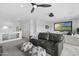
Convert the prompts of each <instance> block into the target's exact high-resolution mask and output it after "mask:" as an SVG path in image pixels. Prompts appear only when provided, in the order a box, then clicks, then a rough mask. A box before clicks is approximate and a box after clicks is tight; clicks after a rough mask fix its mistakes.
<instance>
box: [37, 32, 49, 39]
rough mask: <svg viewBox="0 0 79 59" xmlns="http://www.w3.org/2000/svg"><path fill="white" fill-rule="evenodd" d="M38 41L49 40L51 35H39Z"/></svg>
mask: <svg viewBox="0 0 79 59" xmlns="http://www.w3.org/2000/svg"><path fill="white" fill-rule="evenodd" d="M38 39H42V40H48V39H49V33H39V35H38Z"/></svg>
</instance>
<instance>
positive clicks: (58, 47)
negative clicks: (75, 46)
mask: <svg viewBox="0 0 79 59" xmlns="http://www.w3.org/2000/svg"><path fill="white" fill-rule="evenodd" d="M62 50H63V40H61V41H59V42H57V43H56V44H55V56H60V55H61V53H62Z"/></svg>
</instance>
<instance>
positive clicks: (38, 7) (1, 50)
mask: <svg viewBox="0 0 79 59" xmlns="http://www.w3.org/2000/svg"><path fill="white" fill-rule="evenodd" d="M33 8H34V10H33ZM78 10H79V3H47V4H43V3H0V19H1V20H0V37H1V38H0V39H1V40H0V55H2V56H78V55H79V51H78V50H79V40H78V39H79V38H78V37H79V36H78V32H79V24H78V23H79V12H78ZM39 34H41V35H39ZM44 35H45V36H44ZM52 35H53V36H55V37H53V36H52ZM40 36H41V38H40ZM50 36H52V37H51V39H54V38H55V41H54V40H49V38H50ZM48 37H49V38H48ZM42 38H43V39H44V38H45V39H46V40H40V39H42ZM60 38H61V39H62V40H61V39H60ZM11 39H12V40H11ZM32 39H33V40H35V39H36V40H35V41H32ZM59 39H60V40H59ZM29 41H30V42H29ZM48 41H49V42H48ZM53 41H54V43H53ZM57 41H58V42H60V43H61V44H60V43H57V45H56V48H50V47H53V44H55V43H56V42H57ZM35 42H36V43H35ZM39 42H41V43H39ZM43 43H44V44H43ZM45 43H47V44H45ZM29 44H31V46H30V45H29ZM24 45H25V46H24ZM32 45H33V46H32ZM35 45H37V46H35ZM51 45H52V46H51ZM28 46H30V48H28ZM46 46H47V47H46ZM33 47H34V48H33ZM31 49H32V51H29V50H31ZM41 49H42V51H41ZM21 50H22V51H21ZM34 50H37V51H38V50H40V51H39V52H37V51H36V52H34ZM16 52H17V53H16ZM35 53H37V54H35ZM30 54H31V55H30Z"/></svg>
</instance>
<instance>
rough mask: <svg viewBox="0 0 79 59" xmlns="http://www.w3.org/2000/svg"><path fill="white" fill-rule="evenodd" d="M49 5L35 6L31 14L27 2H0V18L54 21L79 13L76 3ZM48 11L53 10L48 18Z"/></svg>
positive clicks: (29, 5)
mask: <svg viewBox="0 0 79 59" xmlns="http://www.w3.org/2000/svg"><path fill="white" fill-rule="evenodd" d="M51 5H52V7H48V8H42V7H40V8H36V9H35V11H34V13H32V14H31V13H30V11H31V9H32V6H31V4H29V3H26V4H23V3H0V20H11V21H12V20H13V21H16V20H17V21H18V20H29V19H43V20H52V21H56V19H62V18H71V17H74V16H78V15H79V4H78V3H52V4H51ZM23 6H24V7H23ZM50 12H53V13H54V15H55V16H54V17H52V18H50V17H49V16H48V14H49V13H50Z"/></svg>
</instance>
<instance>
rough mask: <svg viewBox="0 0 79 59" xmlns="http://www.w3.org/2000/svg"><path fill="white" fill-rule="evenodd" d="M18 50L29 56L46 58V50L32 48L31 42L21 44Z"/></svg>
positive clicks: (38, 47)
mask: <svg viewBox="0 0 79 59" xmlns="http://www.w3.org/2000/svg"><path fill="white" fill-rule="evenodd" d="M20 49H21V51H23V52H24V53H25V54H28V55H29V56H46V50H45V49H44V48H42V47H40V46H34V45H33V44H32V43H31V42H25V43H23V44H22V45H21V48H20Z"/></svg>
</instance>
